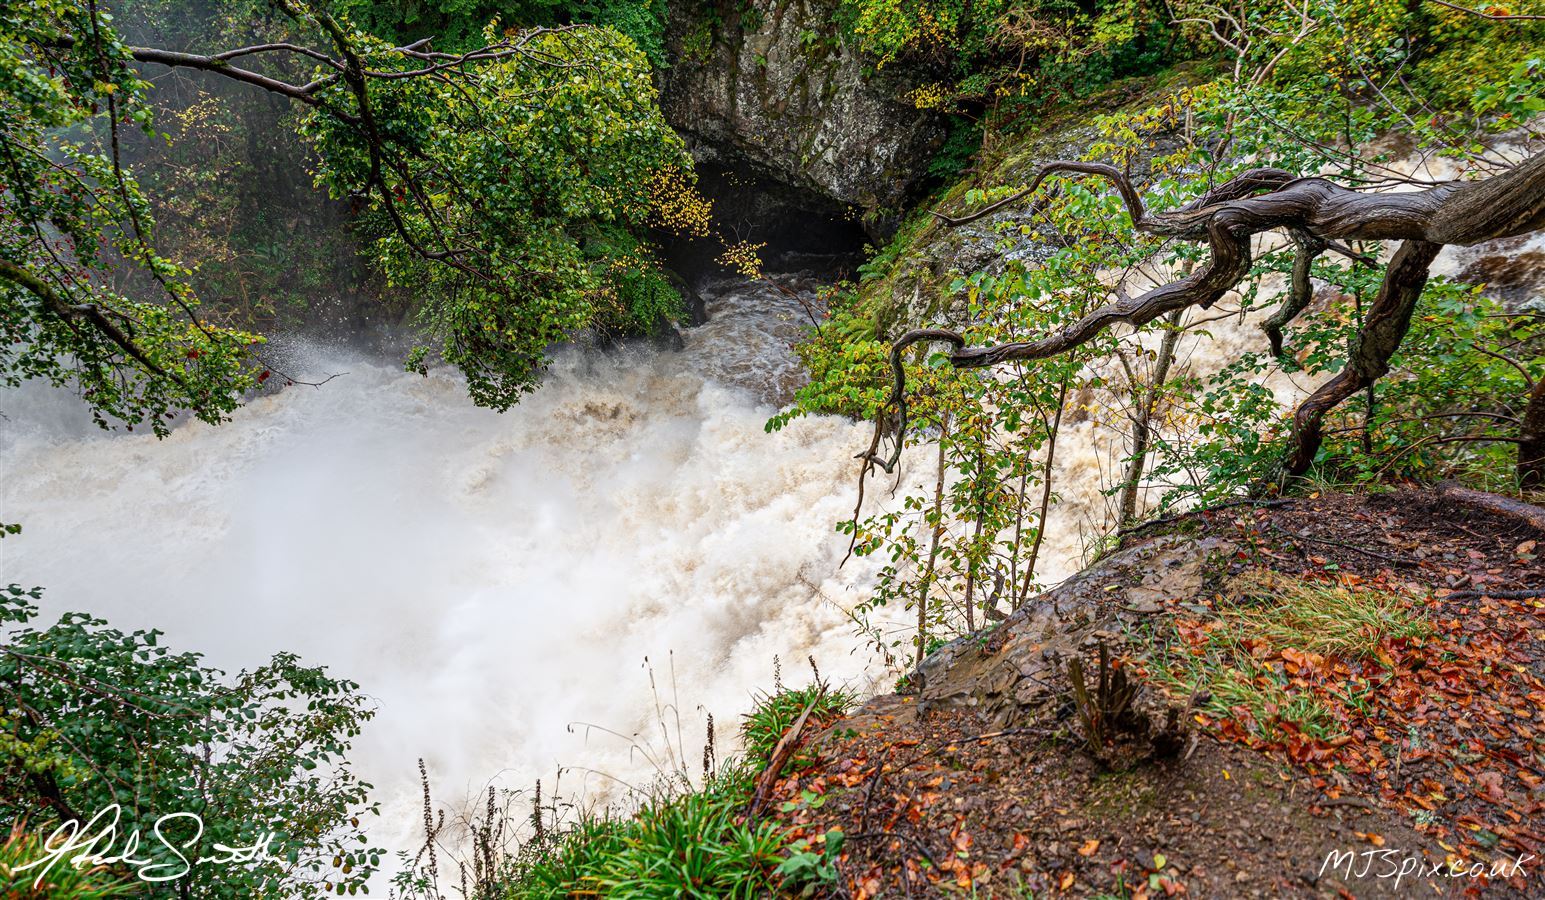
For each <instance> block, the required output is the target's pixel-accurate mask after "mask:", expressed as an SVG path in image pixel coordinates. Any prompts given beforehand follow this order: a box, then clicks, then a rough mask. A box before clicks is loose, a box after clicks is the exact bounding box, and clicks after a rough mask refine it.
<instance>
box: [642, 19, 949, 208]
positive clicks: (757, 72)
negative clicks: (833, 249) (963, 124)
mask: <svg viewBox="0 0 1545 900" xmlns="http://www.w3.org/2000/svg"><path fill="white" fill-rule="evenodd" d="M837 7H838V3H837V0H730V2H723V0H715V2H707V3H705V2H702V0H696V2H694V0H671V2H670V27H669V29H668V34H667V53H668V55H669V57H670V60H671V67H670V68H669V69H668V70H667V71H665V72H664V74H663V85H662V88H663V90H662V95H663V97H662V102H663V105H664V108H665V114H666V117H667V118H668V119H669V120H670V122H671V124H672V125H673V126H675V127H676V128H677V130H679V131H680V132H682V133H683V134H684V135H685V136H686V138H687V140H688V142H689V144H690V145H691V147H692V150H693V153H694V154H695V155H696V156H697V157H698V159H699V161H701V162H709V163H717V164H718V165H720V166H723V167H724V168H727V169H737V170H741V169H743V170H749V172H750V173H751V174H753V175H756V176H760V177H762V178H764V179H769V180H771V181H772V182H774V183H776V184H779V185H783V186H786V187H788V188H791V189H793V190H795V191H798V192H804V193H808V194H811V195H814V197H815V199H816V202H817V204H818V205H821V204H824V205H832V204H838V205H842V206H846V207H849V208H857V210H858V211H859V212H861V213H862V215H863V217H864V221H865V224H866V226H867V227H868V229H869V231H870V232H871V234H874V235H877V236H885V235H888V234H889V232H890V231H892V230H893V229H894V224H895V222H896V221H897V218H898V213H899V210H900V209H901V208H902V206H903V204H904V202H905V200H906V199H907V197H908V194H909V192H910V191H911V189H912V188H913V187H914V186H915V185H916V184H917V182H918V180H919V178H920V176H921V175H922V173H923V170H924V168H925V167H926V165H927V161H928V159H929V158H930V156H931V155H932V152H933V151H934V149H936V148H937V146H938V143H939V141H940V140H941V139H942V134H943V132H942V130H941V128H940V126H939V123H938V122H937V121H936V120H935V119H934V117H933V116H931V115H930V114H927V113H924V112H922V111H919V110H917V109H915V108H913V107H911V106H910V105H909V104H907V103H906V102H904V99H903V98H904V96H905V94H906V92H907V91H908V90H909V89H910V87H911V85H909V84H907V83H906V80H905V79H904V78H903V77H901V76H898V75H895V74H893V73H890V72H889V71H888V70H887V71H886V72H883V73H875V72H872V71H868V69H869V68H870V67H869V66H868V65H867V64H866V63H865V61H864V60H863V59H862V58H861V57H860V56H859V54H858V52H857V51H856V50H855V49H854V48H852V47H851V46H849V45H848V44H847V43H846V42H845V40H844V38H843V35H842V30H841V28H840V27H839V25H838V24H837V22H836V20H835V14H836V12H837Z"/></svg>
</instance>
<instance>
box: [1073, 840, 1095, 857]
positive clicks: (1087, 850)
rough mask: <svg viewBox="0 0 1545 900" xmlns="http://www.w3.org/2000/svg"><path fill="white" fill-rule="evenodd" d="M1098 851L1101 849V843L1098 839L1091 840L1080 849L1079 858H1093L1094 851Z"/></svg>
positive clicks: (1085, 842)
mask: <svg viewBox="0 0 1545 900" xmlns="http://www.w3.org/2000/svg"><path fill="white" fill-rule="evenodd" d="M1098 849H1100V842H1099V840H1098V839H1097V838H1090V839H1089V840H1087V841H1084V845H1083V846H1082V847H1079V848H1078V855H1079V856H1093V855H1094V851H1096V850H1098Z"/></svg>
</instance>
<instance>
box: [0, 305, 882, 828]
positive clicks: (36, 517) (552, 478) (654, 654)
mask: <svg viewBox="0 0 1545 900" xmlns="http://www.w3.org/2000/svg"><path fill="white" fill-rule="evenodd" d="M711 308H712V312H713V314H714V319H713V321H712V322H711V323H710V324H709V325H707V326H704V327H702V328H699V329H694V330H692V331H690V332H689V333H688V334H687V346H686V348H685V350H684V351H682V352H680V353H657V352H653V351H648V350H644V349H641V348H638V349H628V350H624V351H621V352H619V353H614V354H608V355H602V354H585V353H579V352H572V353H569V354H566V355H564V356H563V357H562V358H561V359H560V360H559V361H558V362H557V364H556V365H555V366H554V368H553V371H552V373H551V375H550V377H549V378H548V379H547V381H546V383H545V384H544V385H543V387H542V388H541V389H540V390H539V391H537V392H536V393H535V394H533V395H532V396H530V397H528V398H526V399H525V400H524V401H522V403H521V404H520V405H519V406H517V407H516V408H515V409H513V410H511V411H510V412H509V413H507V414H504V415H498V414H495V413H493V412H490V411H488V410H485V409H478V408H474V407H473V406H472V405H471V404H470V402H469V401H468V400H467V398H466V388H465V385H464V384H463V382H462V381H461V380H460V379H459V378H457V377H454V376H453V375H451V374H448V373H439V372H437V373H433V374H431V375H430V376H429V377H428V378H424V377H421V376H417V375H411V374H406V373H403V372H402V371H400V370H397V369H395V368H394V367H392V366H391V365H389V364H380V363H375V362H370V361H367V360H362V359H358V358H349V357H348V356H347V355H344V354H327V353H317V354H315V358H313V359H312V360H310V369H311V370H312V371H313V372H339V371H346V372H348V373H349V374H348V375H347V376H345V377H341V378H337V379H335V380H333V381H332V382H330V383H328V384H327V385H326V386H325V387H323V388H321V389H311V388H304V387H295V388H290V389H287V390H284V391H282V392H280V393H277V394H275V395H272V396H265V397H262V398H260V399H257V400H255V401H253V402H252V403H250V404H249V405H248V406H246V407H245V408H243V409H241V410H239V411H238V412H237V414H236V416H235V418H234V420H233V421H231V422H229V423H226V424H224V425H221V426H219V427H209V426H206V425H203V424H201V423H197V422H190V423H188V424H186V425H184V426H182V427H180V428H178V429H176V430H175V431H174V432H173V433H172V435H171V436H170V437H168V438H166V439H165V440H161V441H158V440H156V439H155V438H153V437H150V436H147V435H140V434H125V433H117V434H107V433H102V432H99V431H96V430H94V429H92V428H91V427H90V426H89V420H88V419H87V418H86V414H85V412H84V409H83V408H82V407H81V406H80V404H79V403H78V401H76V400H75V399H74V398H72V397H70V396H69V395H67V394H65V393H63V392H48V391H44V390H39V389H35V388H33V387H32V386H29V387H28V389H26V390H23V391H18V392H13V393H11V394H10V395H8V396H5V395H0V408H3V409H4V411H5V413H6V414H7V416H8V417H9V419H8V420H7V421H4V422H0V428H3V429H4V431H5V432H6V435H5V437H4V439H3V444H0V466H3V474H4V478H3V484H4V486H3V489H0V490H3V494H0V502H3V505H4V508H5V510H6V517H7V518H6V520H7V521H21V522H23V523H24V524H25V531H24V532H23V534H22V535H20V536H18V537H16V538H8V539H7V540H6V541H5V542H4V545H3V546H0V554H3V556H0V568H3V573H0V578H3V580H4V581H5V582H19V583H23V584H27V585H33V584H36V585H41V586H43V587H44V588H45V589H46V593H45V595H44V613H45V617H46V618H50V619H51V618H52V617H53V616H55V615H57V614H58V613H59V612H62V611H65V610H81V611H86V612H90V613H94V614H98V615H101V616H103V617H105V618H107V619H108V620H109V621H111V622H112V623H113V624H114V625H115V626H118V627H122V628H138V627H152V626H153V627H158V628H161V629H163V630H165V631H166V632H167V642H168V643H169V644H170V645H172V646H174V647H178V648H187V649H196V650H200V651H202V652H204V653H206V654H207V656H208V660H209V662H210V663H211V664H213V665H216V666H219V667H222V668H226V669H228V670H232V671H234V670H235V669H238V668H240V667H244V666H253V665H257V664H259V663H261V662H262V661H264V660H266V659H267V658H268V657H269V656H270V655H271V654H272V653H274V652H275V651H278V650H290V651H294V652H297V653H299V654H300V655H301V656H302V658H303V659H304V660H306V661H308V662H311V663H321V664H325V665H327V666H328V667H329V668H330V669H331V671H333V672H334V673H335V674H337V675H339V676H342V677H347V678H350V679H352V680H355V681H358V682H359V683H360V684H361V685H362V686H363V689H364V690H365V691H366V692H367V693H368V694H370V695H372V696H373V697H374V698H375V699H376V700H377V702H378V703H379V707H380V711H379V714H378V716H377V718H376V719H375V721H373V722H372V723H371V724H370V725H369V726H368V727H367V729H366V731H365V733H364V735H363V736H362V737H361V738H360V740H359V741H358V742H357V744H356V753H355V759H356V762H357V766H358V768H359V770H360V772H361V774H362V776H363V777H365V779H366V780H368V781H371V782H373V783H374V784H375V785H376V787H377V797H378V799H381V800H382V801H383V806H384V808H385V811H386V822H385V823H383V825H384V827H383V829H382V832H381V833H380V834H379V837H380V838H382V840H383V842H384V843H386V844H388V845H392V846H398V847H406V846H411V845H412V844H413V843H414V839H415V829H416V827H417V825H418V823H419V822H420V821H421V820H420V819H419V814H418V807H417V803H418V801H419V798H418V793H417V772H416V765H415V760H416V759H417V758H418V757H420V756H422V757H424V759H425V760H426V762H427V764H428V767H429V771H430V774H431V778H432V779H433V781H434V783H435V790H436V793H437V795H439V796H440V797H442V798H446V799H450V798H453V797H456V796H459V795H462V794H464V793H476V792H477V791H478V790H479V788H480V787H481V786H482V785H483V784H485V783H486V782H487V780H488V779H489V778H490V777H492V776H499V777H500V779H501V781H502V782H503V783H504V784H505V785H506V786H510V787H524V786H529V785H530V784H531V783H532V782H533V781H534V780H535V779H537V778H541V777H550V776H551V775H552V773H553V771H554V770H555V769H556V768H557V766H559V765H560V764H563V765H574V766H578V767H584V768H590V769H596V770H600V771H603V772H608V773H611V774H614V775H617V776H619V777H623V778H631V777H636V776H639V775H641V774H644V773H641V772H640V771H639V768H640V765H641V763H640V761H639V760H638V759H637V758H636V757H633V756H630V754H629V752H628V747H627V746H626V743H625V742H623V741H619V740H615V739H610V738H606V737H604V736H601V735H599V734H589V735H588V736H587V735H586V733H585V732H584V730H583V729H576V730H574V731H571V730H570V729H569V728H568V727H567V726H569V724H570V723H572V722H576V721H584V722H591V723H596V724H598V725H603V726H606V727H609V728H612V729H615V730H617V731H620V732H623V733H629V732H633V731H639V730H641V729H643V728H644V727H645V726H646V725H649V724H650V723H651V721H652V719H651V718H649V717H651V716H652V715H653V713H652V710H653V701H652V700H651V697H650V689H649V675H648V673H647V672H646V671H644V668H643V667H644V661H645V658H646V657H647V658H650V659H652V660H654V669H655V673H656V675H657V677H658V679H659V680H660V682H661V683H662V684H661V687H662V690H663V691H665V692H667V694H669V692H670V691H671V687H670V684H669V682H670V680H671V676H672V673H671V669H672V668H673V669H674V681H675V685H676V692H677V694H678V699H679V702H680V704H681V706H682V709H683V713H684V714H686V715H692V714H693V713H694V712H695V711H697V710H699V709H700V710H701V711H702V712H707V711H712V712H715V713H717V714H718V716H717V718H718V721H719V722H720V723H722V724H721V732H722V733H721V735H720V737H721V739H728V738H731V737H732V732H733V728H734V722H735V720H736V714H738V713H740V712H742V711H744V710H745V709H746V708H748V707H749V705H750V695H751V692H752V691H753V690H755V689H756V688H758V687H764V686H765V685H766V684H768V683H769V679H770V677H771V671H772V662H773V657H774V655H775V654H781V655H782V656H783V657H784V658H785V659H791V658H792V659H803V658H804V656H805V655H807V654H814V656H815V657H816V658H817V659H818V660H819V661H820V663H821V666H822V668H823V670H824V671H826V672H827V673H828V675H830V676H833V677H834V678H836V679H837V680H844V679H847V680H852V681H854V682H855V685H856V686H858V687H864V686H866V682H863V681H862V680H860V679H862V677H863V673H865V672H866V671H869V672H871V673H878V672H880V671H881V670H880V669H879V668H871V667H870V664H871V662H872V660H871V656H870V654H869V651H868V650H866V649H865V647H864V642H863V640H862V638H860V637H859V636H858V635H857V634H856V633H855V631H854V629H853V627H852V625H851V623H850V622H849V621H848V620H847V618H846V617H845V615H844V613H843V611H842V609H840V608H838V606H839V604H840V605H842V606H846V607H851V606H852V605H853V604H854V603H856V602H858V601H859V600H860V599H862V595H863V590H864V586H865V579H866V577H867V576H866V572H867V571H868V570H867V569H866V567H865V566H864V564H863V563H862V562H860V563H858V564H855V563H854V562H849V563H848V565H847V566H846V567H844V568H842V569H840V570H839V569H838V567H837V563H838V561H839V560H840V559H841V557H842V553H843V550H844V549H845V544H844V540H843V538H842V536H841V535H838V534H836V533H835V532H834V530H833V525H834V523H835V522H837V521H839V520H840V519H842V518H844V517H846V516H847V515H848V514H849V513H850V512H851V497H852V493H851V491H852V476H853V466H852V465H851V464H850V460H851V458H852V456H853V454H854V453H856V452H857V451H858V450H859V449H860V447H861V446H862V444H863V443H864V441H865V438H866V435H865V431H864V426H863V425H861V424H857V423H852V422H848V421H844V420H841V419H836V418H807V419H802V420H800V421H797V422H795V423H793V424H792V425H790V426H789V427H787V428H785V429H784V430H783V431H781V432H779V433H777V434H773V435H768V434H766V433H764V431H763V425H764V423H765V421H766V419H767V417H768V416H769V415H770V414H771V412H772V407H771V406H769V405H768V404H767V403H766V402H765V401H766V400H770V399H774V398H773V397H772V396H770V395H764V396H758V394H757V393H755V391H756V390H767V389H768V388H769V387H770V386H771V387H772V389H774V390H786V389H787V387H788V385H789V384H790V379H791V378H792V377H794V373H795V372H797V364H796V362H795V361H794V360H793V358H792V355H791V354H790V353H789V352H788V343H789V342H790V341H791V340H792V339H793V338H794V337H795V336H796V335H797V334H798V330H799V319H802V317H803V316H804V312H803V310H802V309H801V308H800V307H799V306H798V305H797V304H796V303H795V302H794V301H792V300H791V299H790V298H787V297H785V296H784V295H782V294H780V293H778V292H776V291H774V290H772V289H770V288H767V287H756V286H748V285H745V284H743V283H742V284H738V285H737V284H732V283H724V284H721V285H718V286H717V287H716V289H715V291H714V296H713V297H712V298H711ZM780 386H781V387H780ZM667 699H670V698H669V697H667ZM692 717H693V718H698V719H699V720H700V717H701V712H698V713H697V714H696V715H693V716H692ZM690 733H695V734H699V735H701V733H702V732H701V729H700V728H693V729H690Z"/></svg>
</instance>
